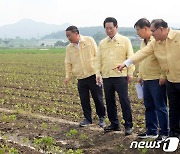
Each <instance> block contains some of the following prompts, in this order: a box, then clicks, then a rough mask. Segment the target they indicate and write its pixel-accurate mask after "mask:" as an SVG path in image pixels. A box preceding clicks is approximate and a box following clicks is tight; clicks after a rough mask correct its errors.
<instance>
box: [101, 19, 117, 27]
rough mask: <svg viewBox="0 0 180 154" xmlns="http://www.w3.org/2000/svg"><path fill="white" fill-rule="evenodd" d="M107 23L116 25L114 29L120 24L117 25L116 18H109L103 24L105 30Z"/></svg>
mask: <svg viewBox="0 0 180 154" xmlns="http://www.w3.org/2000/svg"><path fill="white" fill-rule="evenodd" d="M107 22H112V23H113V25H114V27H115V26H117V24H118V23H117V20H116V19H115V18H113V17H107V18H106V19H105V20H104V23H103V25H104V28H105V24H106V23H107Z"/></svg>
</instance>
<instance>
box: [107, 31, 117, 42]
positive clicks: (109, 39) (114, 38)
mask: <svg viewBox="0 0 180 154" xmlns="http://www.w3.org/2000/svg"><path fill="white" fill-rule="evenodd" d="M115 40H117V33H116V35H114V37H113V38H110V37H108V42H113V41H115Z"/></svg>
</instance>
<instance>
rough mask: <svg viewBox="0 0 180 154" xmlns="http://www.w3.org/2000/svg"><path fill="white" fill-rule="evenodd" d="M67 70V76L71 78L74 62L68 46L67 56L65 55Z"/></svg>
mask: <svg viewBox="0 0 180 154" xmlns="http://www.w3.org/2000/svg"><path fill="white" fill-rule="evenodd" d="M65 71H66V78H67V79H71V76H72V64H71V60H70V57H69V53H68V48H66V56H65Z"/></svg>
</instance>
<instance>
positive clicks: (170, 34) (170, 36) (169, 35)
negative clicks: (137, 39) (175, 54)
mask: <svg viewBox="0 0 180 154" xmlns="http://www.w3.org/2000/svg"><path fill="white" fill-rule="evenodd" d="M174 36H175V33H174V31H173V30H172V29H169V33H168V36H167V38H166V40H167V39H173V38H174ZM166 40H164V41H161V40H159V41H157V42H158V43H159V44H161V43H165V42H166Z"/></svg>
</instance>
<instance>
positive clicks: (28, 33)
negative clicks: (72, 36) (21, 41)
mask: <svg viewBox="0 0 180 154" xmlns="http://www.w3.org/2000/svg"><path fill="white" fill-rule="evenodd" d="M69 25H70V24H69V23H65V24H62V25H54V24H47V23H43V22H37V21H34V20H31V19H23V20H21V21H19V22H17V23H15V24H10V25H4V26H0V38H15V37H21V38H27V39H29V38H40V37H43V36H45V35H47V34H50V33H53V32H57V31H60V30H65V28H66V27H68V26H69Z"/></svg>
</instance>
